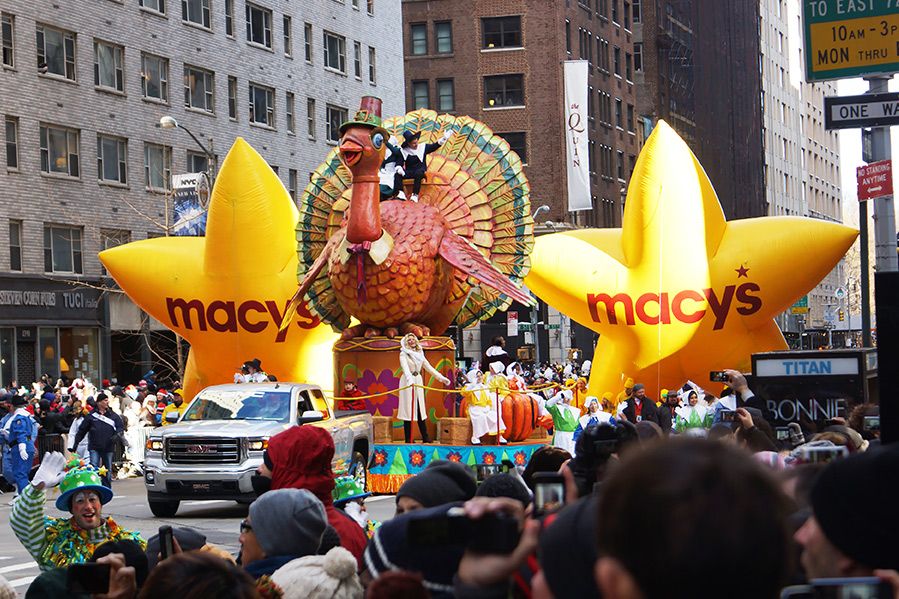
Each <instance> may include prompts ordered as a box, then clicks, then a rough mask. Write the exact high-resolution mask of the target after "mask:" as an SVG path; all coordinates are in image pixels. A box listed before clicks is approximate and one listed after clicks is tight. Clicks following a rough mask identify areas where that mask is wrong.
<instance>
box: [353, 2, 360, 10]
mask: <svg viewBox="0 0 899 599" xmlns="http://www.w3.org/2000/svg"><path fill="white" fill-rule="evenodd" d="M353 9H354V10H359V0H353Z"/></svg>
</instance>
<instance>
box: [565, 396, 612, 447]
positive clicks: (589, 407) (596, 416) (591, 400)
mask: <svg viewBox="0 0 899 599" xmlns="http://www.w3.org/2000/svg"><path fill="white" fill-rule="evenodd" d="M584 410H586V412H587V413H586V414H584V415H583V416H581V417H580V418H578V424H577V428H576V429H574V437H573V439H572V441H573V442H574V444H575V445H577V439H578V437H580V436H581V434H582V433H583V432H584V431H585V430H587V429H588V428H589V427H591V426H598V425H600V424H611V425H612V426H614V425H615V418H613V417H612V415H611V414H609V413H608V412H603V411H602V410H600V409H599V400H598V399H597V398H596V396H595V395H589V396H588V397H587V400H586V401H585V402H584Z"/></svg>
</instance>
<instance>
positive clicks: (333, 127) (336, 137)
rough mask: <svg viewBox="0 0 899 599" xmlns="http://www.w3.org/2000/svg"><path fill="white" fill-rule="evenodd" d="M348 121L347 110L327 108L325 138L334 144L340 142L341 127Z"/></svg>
mask: <svg viewBox="0 0 899 599" xmlns="http://www.w3.org/2000/svg"><path fill="white" fill-rule="evenodd" d="M346 121H347V109H346V108H341V107H340V106H332V105H331V104H327V105H326V106H325V138H326V139H327V140H328V141H329V142H332V143H337V142H338V141H340V126H341V125H342V124H344V123H345V122H346Z"/></svg>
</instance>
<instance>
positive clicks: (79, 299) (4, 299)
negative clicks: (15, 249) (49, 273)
mask: <svg viewBox="0 0 899 599" xmlns="http://www.w3.org/2000/svg"><path fill="white" fill-rule="evenodd" d="M100 299H101V291H100V290H99V289H86V288H82V289H78V288H75V287H73V286H71V285H68V284H66V283H63V282H59V281H47V280H41V279H25V278H0V307H2V313H3V317H2V319H0V320H2V321H3V322H9V321H29V320H56V319H59V320H85V321H99V320H101V319H102V313H101V311H100V309H101V305H100Z"/></svg>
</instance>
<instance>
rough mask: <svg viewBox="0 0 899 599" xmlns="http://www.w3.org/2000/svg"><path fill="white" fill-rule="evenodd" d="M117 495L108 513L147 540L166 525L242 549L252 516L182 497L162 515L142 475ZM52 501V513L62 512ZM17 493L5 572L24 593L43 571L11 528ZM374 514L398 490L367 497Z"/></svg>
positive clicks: (0, 565)
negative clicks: (244, 526) (244, 524)
mask: <svg viewBox="0 0 899 599" xmlns="http://www.w3.org/2000/svg"><path fill="white" fill-rule="evenodd" d="M113 490H114V491H115V494H116V495H115V497H114V498H113V499H112V501H111V502H110V503H108V504H107V505H106V506H104V509H103V513H104V515H107V516H112V517H113V519H115V521H116V522H118V523H119V525H121V526H122V527H123V528H126V529H130V530H138V531H140V532H141V534H142V535H143V537H144V539H147V538H149V537H151V536H152V535H154V534H156V532H157V530H158V529H159V527H160V526H162V525H163V524H171V525H172V526H186V527H190V528H195V529H197V530H199V531H200V532H202V533H203V534H205V535H206V539H207V540H208V541H209V542H210V543H213V544H215V545H218V546H220V547H223V548H224V549H226V550H227V551H230V552H231V553H233V554H235V555H236V554H237V550H238V542H237V537H238V535H239V530H238V529H239V525H240V521H241V520H242V519H244V518H246V516H247V506H245V505H239V504H238V503H236V502H233V501H183V502H182V503H181V508H180V509H179V510H178V514H177V515H176V516H175V517H174V518H157V517H155V516H154V515H153V514H152V513H151V512H150V507H149V506H148V505H147V498H146V492H145V491H144V483H143V479H140V478H132V479H127V480H122V481H115V482H113ZM54 497H55V495H51V496H50V498H49V500H48V501H47V504H46V505H47V515H50V516H61V515H63V514H62V513H61V512H59V511H58V510H57V509H56V508H55V507H54V506H53V504H52V499H53V498H54ZM11 499H12V494H10V493H7V494H5V495H0V575H3V576H4V577H6V579H7V580H9V581H10V582H11V583H12V585H13V586H14V587H15V589H16V591H18V592H19V594H20V595H23V596H24V594H25V591H26V590H27V588H28V585H29V584H30V583H31V581H32V580H34V578H35V577H36V576H37V575H38V574H39V573H40V571H39V570H38V567H37V564H36V563H35V561H34V560H33V559H32V558H31V556H30V555H28V553H27V552H26V551H25V549H24V548H23V547H22V545H20V544H19V541H18V539H16V537H15V535H14V534H13V533H12V529H11V528H10V527H9V514H10V511H11V509H12V508H11V507H10V506H9V505H7V504H8V503H9V501H10V500H11ZM365 505H366V507H367V508H368V512H369V514H371V515H372V518H374V519H376V520H380V521H384V520H389V519H390V518H392V517H393V514H394V507H395V505H394V498H393V495H385V496H379V497H369V498H368V499H367V500H366V502H365Z"/></svg>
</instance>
